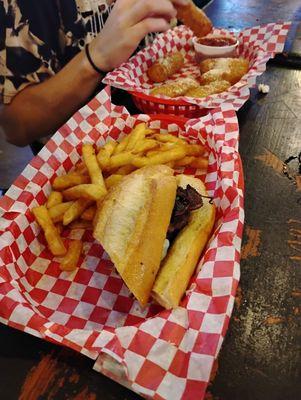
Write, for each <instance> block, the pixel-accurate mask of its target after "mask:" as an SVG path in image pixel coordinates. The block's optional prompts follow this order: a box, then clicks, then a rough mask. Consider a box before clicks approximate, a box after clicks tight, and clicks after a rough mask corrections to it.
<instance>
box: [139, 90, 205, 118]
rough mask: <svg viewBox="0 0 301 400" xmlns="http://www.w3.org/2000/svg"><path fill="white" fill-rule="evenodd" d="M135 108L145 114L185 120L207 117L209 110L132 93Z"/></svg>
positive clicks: (185, 103) (176, 101)
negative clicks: (166, 115)
mask: <svg viewBox="0 0 301 400" xmlns="http://www.w3.org/2000/svg"><path fill="white" fill-rule="evenodd" d="M131 95H132V98H133V101H134V103H135V106H136V107H137V108H138V109H139V110H141V111H142V112H143V113H144V114H168V115H176V116H179V117H185V118H197V117H202V116H204V115H206V114H207V113H208V112H209V110H208V109H207V108H200V106H199V105H197V104H190V103H187V102H185V101H179V100H175V99H171V100H170V99H161V98H158V97H155V96H150V95H147V94H144V93H139V92H131Z"/></svg>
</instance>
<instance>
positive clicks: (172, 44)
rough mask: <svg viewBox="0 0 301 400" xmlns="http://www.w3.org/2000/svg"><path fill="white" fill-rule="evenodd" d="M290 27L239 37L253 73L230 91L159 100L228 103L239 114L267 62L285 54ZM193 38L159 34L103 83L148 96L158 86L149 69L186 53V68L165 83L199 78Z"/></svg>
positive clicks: (179, 30)
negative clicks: (168, 57) (169, 56)
mask: <svg viewBox="0 0 301 400" xmlns="http://www.w3.org/2000/svg"><path fill="white" fill-rule="evenodd" d="M290 26H291V23H290V22H284V23H270V24H266V25H262V26H255V27H253V28H248V29H244V30H243V31H241V32H240V33H239V34H238V35H236V36H237V37H238V39H239V41H240V45H239V47H238V54H237V55H238V56H239V57H244V58H246V59H247V60H249V64H250V69H249V71H248V73H247V74H246V75H244V76H243V77H242V79H241V80H240V81H239V82H237V83H236V84H235V85H233V86H232V87H230V88H229V89H228V90H227V91H225V92H222V93H218V94H214V95H211V96H208V97H206V98H201V99H196V98H192V97H185V96H181V97H177V98H176V99H171V98H169V97H165V96H160V97H162V98H164V99H168V100H170V101H171V102H173V101H176V102H179V101H185V102H187V103H190V104H197V105H198V106H200V108H217V107H220V106H221V104H224V103H229V104H232V106H233V108H234V109H235V110H239V109H240V108H241V107H242V106H243V104H244V103H245V102H246V101H247V100H248V98H249V96H250V90H249V88H250V87H252V86H254V85H255V83H256V78H257V76H259V75H261V74H262V73H263V72H264V71H265V69H266V63H267V62H268V60H269V59H270V58H272V57H274V56H275V54H276V53H281V52H282V51H283V48H284V44H285V41H286V37H287V34H288V31H289V29H290ZM213 33H216V34H222V35H223V34H228V35H229V34H230V35H234V33H233V32H229V31H226V30H224V29H214V31H213ZM192 38H193V32H192V31H191V30H190V29H189V28H187V27H186V26H183V25H182V26H179V27H176V28H174V29H172V30H169V31H167V32H165V33H162V34H159V35H158V36H157V38H156V39H155V40H154V42H153V43H152V44H151V45H150V46H148V47H146V48H145V49H143V50H141V51H140V52H139V53H137V54H136V55H135V56H133V57H132V58H131V59H130V60H129V61H128V62H126V63H124V64H122V65H121V66H120V67H119V68H117V69H115V70H114V71H112V72H111V73H109V74H108V75H107V76H106V77H105V79H104V80H103V82H104V83H106V84H108V85H111V86H114V87H117V88H120V89H124V90H127V91H129V92H139V93H144V94H146V95H149V94H150V91H151V89H153V88H154V87H155V86H157V85H158V84H153V83H152V82H151V81H150V80H149V78H148V76H147V73H146V72H147V70H148V68H149V67H150V66H151V65H152V64H153V63H154V62H155V61H156V60H158V59H159V58H162V57H165V56H166V55H167V54H168V53H172V52H176V51H181V52H182V53H183V55H184V57H185V66H184V67H183V68H182V69H181V71H180V72H179V73H177V74H174V75H173V76H172V79H169V80H167V81H166V83H170V82H172V81H173V80H176V79H178V78H184V77H199V76H200V71H199V67H198V65H197V64H196V63H195V61H194V60H195V51H194V47H193V43H192ZM159 85H161V84H159ZM152 98H153V99H154V98H156V99H157V100H158V96H157V97H153V96H151V97H150V98H149V100H150V101H151V99H152ZM145 101H147V100H145Z"/></svg>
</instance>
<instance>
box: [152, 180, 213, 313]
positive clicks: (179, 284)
mask: <svg viewBox="0 0 301 400" xmlns="http://www.w3.org/2000/svg"><path fill="white" fill-rule="evenodd" d="M177 179H178V185H179V186H181V187H183V188H186V186H187V185H188V184H189V185H190V186H192V187H193V188H194V189H196V190H197V191H198V192H199V193H200V194H202V195H203V196H207V192H206V189H205V186H204V184H203V182H202V181H201V180H199V179H197V178H194V177H191V176H187V175H178V176H177ZM214 220H215V206H214V205H213V204H211V203H210V202H209V199H207V198H203V206H202V207H201V208H199V209H197V210H195V211H192V212H191V215H190V219H189V222H188V224H187V226H186V227H185V228H183V229H182V230H181V232H180V233H179V234H178V235H177V237H176V239H175V241H174V242H173V244H172V245H171V248H170V249H169V251H168V253H167V256H166V257H165V258H164V260H163V262H162V264H161V269H160V271H159V273H158V275H157V278H156V281H155V284H154V287H153V290H152V297H153V298H154V299H155V300H156V301H157V302H158V303H159V304H160V305H162V306H163V307H165V308H167V309H169V308H175V307H177V306H178V305H179V302H180V300H181V298H182V296H183V294H184V293H185V290H186V288H187V285H188V283H189V280H190V278H191V276H192V274H193V272H194V270H195V267H196V264H197V262H198V259H199V258H200V255H201V253H202V251H203V249H204V247H205V246H206V243H207V241H208V238H209V237H210V234H211V231H212V228H213V225H214Z"/></svg>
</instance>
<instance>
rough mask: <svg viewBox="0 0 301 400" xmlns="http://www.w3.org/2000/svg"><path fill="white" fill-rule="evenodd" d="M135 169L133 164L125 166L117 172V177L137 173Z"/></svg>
mask: <svg viewBox="0 0 301 400" xmlns="http://www.w3.org/2000/svg"><path fill="white" fill-rule="evenodd" d="M135 169H136V168H135V167H134V166H133V165H131V164H128V165H124V166H123V167H120V168H118V169H117V171H116V175H128V174H130V173H131V172H133V171H135Z"/></svg>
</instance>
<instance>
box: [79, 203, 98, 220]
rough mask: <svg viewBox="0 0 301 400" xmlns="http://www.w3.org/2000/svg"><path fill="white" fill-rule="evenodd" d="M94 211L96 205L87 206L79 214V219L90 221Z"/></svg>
mask: <svg viewBox="0 0 301 400" xmlns="http://www.w3.org/2000/svg"><path fill="white" fill-rule="evenodd" d="M95 213H96V207H95V206H91V207H89V208H87V209H86V210H85V211H84V212H83V213H82V215H81V219H83V220H85V221H92V220H93V218H94V216H95Z"/></svg>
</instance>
